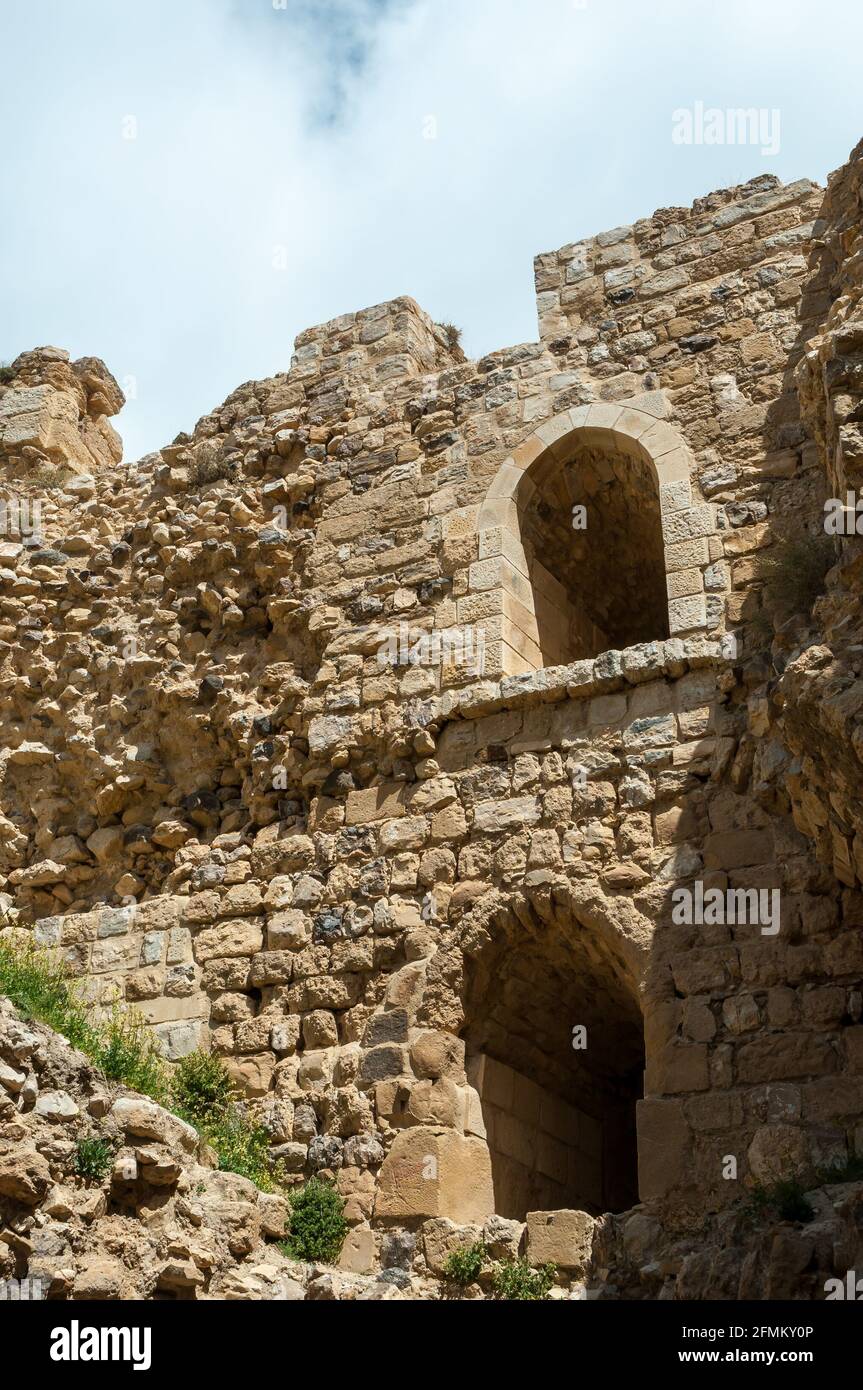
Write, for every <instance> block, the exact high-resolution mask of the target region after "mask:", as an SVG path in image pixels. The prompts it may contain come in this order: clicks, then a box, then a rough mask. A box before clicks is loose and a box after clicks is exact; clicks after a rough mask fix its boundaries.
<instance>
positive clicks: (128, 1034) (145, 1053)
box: [95, 1008, 168, 1101]
mask: <svg viewBox="0 0 863 1390" xmlns="http://www.w3.org/2000/svg"><path fill="white" fill-rule="evenodd" d="M95 1060H96V1061H97V1062H98V1063H99V1066H100V1067H101V1068H102V1070H103V1071H104V1073H105V1075H106V1076H107V1077H108V1079H109V1081H122V1082H123V1083H124V1085H126V1086H129V1087H131V1089H132V1090H133V1091H140V1092H141V1094H142V1095H145V1096H150V1097H151V1099H152V1100H157V1101H162V1100H166V1099H167V1096H168V1076H167V1071H166V1068H165V1063H164V1062H163V1060H162V1055H161V1053H160V1052H159V1048H158V1044H157V1043H156V1039H155V1038H154V1037H153V1034H152V1033H151V1032H150V1030H149V1028H148V1027H147V1024H146V1023H145V1021H144V1019H143V1017H142V1016H141V1014H139V1013H136V1012H134V1011H132V1010H129V1011H125V1010H122V1009H120V1008H115V1009H114V1011H113V1013H112V1014H111V1017H110V1019H109V1020H108V1022H107V1023H106V1024H105V1025H104V1027H103V1032H102V1037H101V1039H100V1043H99V1048H98V1052H97V1053H96V1057H95Z"/></svg>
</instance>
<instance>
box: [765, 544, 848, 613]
mask: <svg viewBox="0 0 863 1390" xmlns="http://www.w3.org/2000/svg"><path fill="white" fill-rule="evenodd" d="M835 559H836V554H835V551H834V548H833V542H832V541H831V540H830V537H829V536H810V535H802V536H796V537H793V538H789V537H781V538H779V539H777V540H775V541H774V542H773V545H772V546H771V547H770V549H769V551H767V552H766V554H765V556H764V559H763V561H762V566H763V568H762V573H763V575H764V577H765V584H764V598H765V600H766V603H767V607H768V608H769V609H770V611H771V612H772V613H774V614H775V616H776V617H777V618H778V619H779V621H780V622H785V621H787V620H788V619H789V618H794V617H797V616H798V615H804V616H806V615H808V614H809V613H810V612H811V611H812V605H813V603H814V602H815V600H816V599H817V598H819V597H820V596H821V594H823V593H824V589H825V584H824V580H825V577H826V574H827V571H828V570H829V569H830V566H831V565H832V564H833V563H834V562H835Z"/></svg>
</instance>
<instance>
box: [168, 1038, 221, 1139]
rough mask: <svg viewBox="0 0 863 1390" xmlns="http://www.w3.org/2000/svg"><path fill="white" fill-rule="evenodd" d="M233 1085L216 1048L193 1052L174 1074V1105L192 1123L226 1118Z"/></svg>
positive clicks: (172, 1080) (180, 1063) (184, 1058)
mask: <svg viewBox="0 0 863 1390" xmlns="http://www.w3.org/2000/svg"><path fill="white" fill-rule="evenodd" d="M233 1089H234V1088H233V1085H232V1083H231V1078H230V1076H229V1075H228V1070H227V1067H226V1066H225V1064H224V1062H223V1061H222V1059H221V1057H218V1056H217V1055H216V1054H215V1053H214V1052H201V1051H197V1052H190V1053H189V1055H188V1056H187V1057H183V1058H182V1059H181V1061H180V1062H179V1063H178V1064H177V1067H176V1068H175V1070H174V1074H173V1076H172V1077H171V1100H172V1102H173V1105H174V1108H175V1109H176V1111H177V1113H178V1114H180V1115H182V1117H183V1119H184V1120H188V1121H189V1123H190V1124H193V1125H195V1124H202V1123H206V1122H207V1121H210V1122H212V1121H215V1120H220V1119H223V1118H224V1117H225V1116H226V1115H227V1113H228V1110H229V1108H230V1104H231V1097H232V1094H233Z"/></svg>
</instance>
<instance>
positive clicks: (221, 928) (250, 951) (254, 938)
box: [194, 917, 264, 963]
mask: <svg viewBox="0 0 863 1390" xmlns="http://www.w3.org/2000/svg"><path fill="white" fill-rule="evenodd" d="M263 944H264V932H263V918H260V917H252V918H237V919H236V920H232V921H227V922H219V924H218V926H215V927H205V928H204V930H203V931H200V932H198V935H197V936H196V937H195V940H194V951H195V959H196V960H197V961H200V962H202V963H203V962H204V961H208V960H213V959H214V958H216V957H223V956H253V955H255V954H256V953H257V952H258V951H260V950H261V948H262V947H263Z"/></svg>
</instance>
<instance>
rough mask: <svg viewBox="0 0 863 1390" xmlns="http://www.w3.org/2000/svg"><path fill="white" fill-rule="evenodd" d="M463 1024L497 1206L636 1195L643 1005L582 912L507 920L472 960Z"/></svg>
mask: <svg viewBox="0 0 863 1390" xmlns="http://www.w3.org/2000/svg"><path fill="white" fill-rule="evenodd" d="M578 1027H583V1028H584V1029H585V1032H586V1046H585V1047H584V1048H576V1047H574V1046H573V1029H575V1028H578ZM463 1034H464V1038H465V1042H466V1050H467V1057H468V1078H469V1080H470V1082H471V1084H472V1085H473V1086H474V1087H475V1089H476V1090H477V1091H478V1092H479V1096H480V1102H481V1110H482V1122H483V1125H484V1128H485V1131H486V1138H487V1141H488V1145H489V1150H490V1153H491V1159H492V1176H493V1180H494V1190H495V1210H496V1211H497V1212H498V1214H499V1215H501V1216H508V1217H513V1218H518V1219H523V1218H524V1216H525V1214H526V1212H528V1211H548V1210H556V1209H558V1208H561V1207H576V1208H579V1209H581V1210H585V1211H589V1212H591V1213H592V1214H597V1213H599V1212H602V1211H623V1210H625V1209H626V1208H627V1207H630V1206H632V1205H634V1204H635V1203H636V1202H637V1201H638V1180H637V1150H636V1137H635V1107H636V1102H637V1101H638V1100H639V1099H640V1098H641V1096H642V1094H643V1072H644V1033H643V1027H642V1019H641V1011H640V1009H639V1006H638V1002H637V999H636V997H635V995H634V992H633V990H632V988H631V986H630V984H629V982H628V979H627V977H626V972H625V970H624V968H623V966H622V962H620V961H617V960H615V959H613V957H612V956H611V955H610V954H609V952H608V950H607V948H606V947H605V946H604V944H603V943H601V942H600V941H599V939H598V938H597V937H596V934H595V933H593V932H591V931H590V930H588V929H587V928H585V927H583V926H582V925H581V924H580V923H579V922H578V921H577V920H575V919H574V918H573V919H571V920H569V921H568V922H567V924H566V925H565V926H561V925H560V924H559V923H558V922H557V921H555V922H554V923H551V924H546V923H545V922H539V921H536V922H534V923H533V925H532V927H526V926H525V924H524V923H522V922H520V923H518V925H517V926H516V927H515V928H514V929H513V928H512V927H509V928H503V929H501V933H500V935H499V937H498V938H497V940H496V941H495V944H494V946H492V947H490V948H488V949H487V950H486V951H484V952H483V957H482V959H481V960H479V961H478V962H472V963H471V964H470V966H469V969H468V980H467V986H466V994H465V1026H464V1029H463ZM576 1038H577V1040H579V1041H580V1040H581V1039H580V1037H579V1036H578V1035H576Z"/></svg>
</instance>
